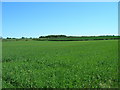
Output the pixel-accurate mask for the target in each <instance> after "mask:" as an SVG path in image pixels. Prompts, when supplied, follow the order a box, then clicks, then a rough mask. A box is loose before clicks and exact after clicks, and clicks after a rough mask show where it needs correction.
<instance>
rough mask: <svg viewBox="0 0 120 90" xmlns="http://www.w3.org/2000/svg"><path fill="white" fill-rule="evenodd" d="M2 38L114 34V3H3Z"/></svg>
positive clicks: (115, 25) (115, 18) (115, 26)
mask: <svg viewBox="0 0 120 90" xmlns="http://www.w3.org/2000/svg"><path fill="white" fill-rule="evenodd" d="M2 5H3V6H2V19H3V22H2V24H3V37H17V38H19V37H22V36H24V37H39V36H42V35H51V34H52V35H54V34H57V35H58V34H63V35H73V36H84V35H106V34H118V3H117V2H3V4H2Z"/></svg>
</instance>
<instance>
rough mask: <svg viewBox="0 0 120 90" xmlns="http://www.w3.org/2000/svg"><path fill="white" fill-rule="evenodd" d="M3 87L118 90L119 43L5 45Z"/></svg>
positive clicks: (8, 43) (33, 42)
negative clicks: (115, 89)
mask: <svg viewBox="0 0 120 90" xmlns="http://www.w3.org/2000/svg"><path fill="white" fill-rule="evenodd" d="M2 58H3V64H2V67H3V71H2V73H3V75H2V78H3V81H2V82H3V83H2V85H3V88H30V87H33V88H115V87H118V66H117V65H118V64H117V63H118V40H99V41H95V40H94V41H59V42H58V41H11V42H9V41H8V42H3V56H2Z"/></svg>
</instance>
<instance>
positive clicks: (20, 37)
mask: <svg viewBox="0 0 120 90" xmlns="http://www.w3.org/2000/svg"><path fill="white" fill-rule="evenodd" d="M51 35H53V34H51ZM54 35H55V34H54ZM56 35H62V34H56ZM40 36H49V35H40ZM40 36H39V37H40ZM65 36H68V37H69V36H73V37H85V36H86V37H92V36H120V35H118V34H105V35H65ZM0 37H1V38H3V39H5V38H16V39H19V38H22V37H24V36H21V37H2V36H0ZM39 37H32V36H31V37H24V38H39Z"/></svg>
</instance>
